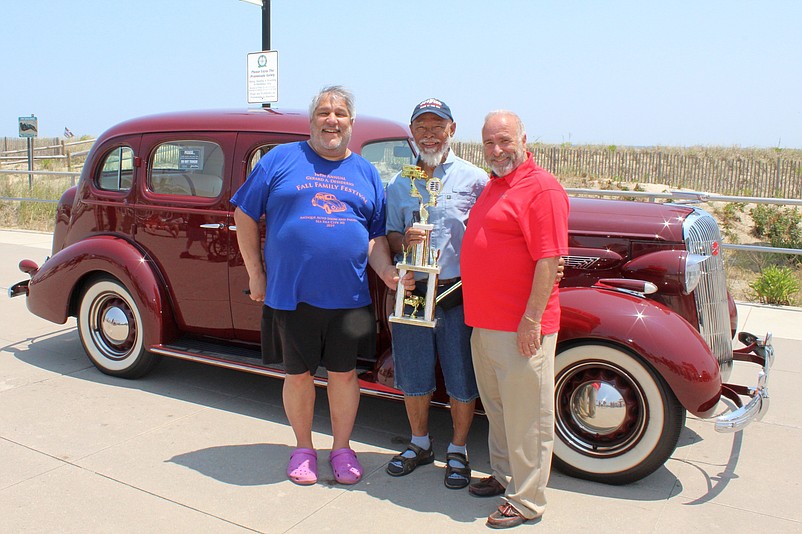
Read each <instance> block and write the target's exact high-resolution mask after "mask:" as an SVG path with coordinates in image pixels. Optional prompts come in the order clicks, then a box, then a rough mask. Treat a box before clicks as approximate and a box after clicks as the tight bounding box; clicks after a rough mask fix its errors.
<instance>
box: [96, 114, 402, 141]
mask: <svg viewBox="0 0 802 534" xmlns="http://www.w3.org/2000/svg"><path fill="white" fill-rule="evenodd" d="M210 131H230V132H277V133H289V134H297V135H305V136H308V135H309V114H308V113H307V112H306V111H304V110H297V109H278V108H245V109H229V110H198V111H179V112H173V113H161V114H158V115H148V116H144V117H138V118H134V119H130V120H127V121H124V122H121V123H119V124H117V125H115V126H112V127H111V128H109V129H108V130H106V131H105V132H104V133H103V134H102V135H101V136H100V137H99V138H98V143H96V144H97V145H99V144H100V143H101V142H103V141H105V140H106V139H109V138H114V137H118V136H121V135H134V134H141V133H158V132H210ZM409 136H410V134H409V129H408V128H407V127H406V126H402V125H401V124H399V123H397V122H393V121H389V120H386V119H380V118H376V117H370V116H365V115H358V116H357V119H356V121H355V122H354V129H353V135H352V138H351V143H350V146H355V147H361V146H362V145H363V144H364V143H365V142H366V141H374V140H378V139H399V138H401V139H403V138H409Z"/></svg>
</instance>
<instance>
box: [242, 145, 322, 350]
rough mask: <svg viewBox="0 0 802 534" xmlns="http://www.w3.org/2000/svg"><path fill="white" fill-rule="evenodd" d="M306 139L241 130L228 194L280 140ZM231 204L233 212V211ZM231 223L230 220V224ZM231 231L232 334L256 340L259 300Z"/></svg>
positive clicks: (263, 236) (257, 339) (258, 339)
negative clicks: (252, 292)
mask: <svg viewBox="0 0 802 534" xmlns="http://www.w3.org/2000/svg"><path fill="white" fill-rule="evenodd" d="M305 139H308V136H306V135H295V134H287V133H270V132H264V133H262V132H258V133H254V132H243V133H240V134H239V136H238V138H237V147H236V150H235V155H234V162H235V163H234V170H233V172H232V184H231V194H230V195H229V198H230V197H231V195H233V194H234V193H235V192H236V191H237V189H238V188H239V186H240V185H242V184H243V183H245V180H246V179H247V177H248V175H249V174H250V171H251V170H252V169H253V167H254V166H255V165H256V162H258V161H259V158H261V157H262V156H264V155H265V154H267V153H268V152H269V151H270V149H272V148H273V147H275V146H277V145H280V144H282V143H290V142H294V141H302V140H305ZM233 207H234V206H231V208H232V213H233ZM232 216H233V215H232ZM232 224H233V223H232ZM259 229H260V233H261V236H262V245H264V238H265V225H264V221H261V222H260V224H259ZM233 230H234V231H233V232H231V243H230V246H231V251H232V252H231V257H232V259H231V262H230V264H229V265H230V268H229V284H230V291H231V317H232V321H233V323H234V333H235V337H236V338H237V339H241V340H243V341H249V342H253V343H259V341H260V336H259V331H260V324H261V319H262V303H261V302H254V301H252V300H251V299H250V297H249V296H248V295H247V294H246V293H245V291H246V290H247V289H248V271H247V270H246V269H245V264H244V262H243V261H242V254H240V253H239V246H238V245H237V240H236V234H235V233H234V232H235V231H236V227H234V228H233Z"/></svg>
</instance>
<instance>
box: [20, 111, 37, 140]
mask: <svg viewBox="0 0 802 534" xmlns="http://www.w3.org/2000/svg"><path fill="white" fill-rule="evenodd" d="M37 120H38V119H37V118H36V117H35V116H33V115H31V116H30V117H20V118H19V136H20V137H37V136H38V135H39V124H38V122H37Z"/></svg>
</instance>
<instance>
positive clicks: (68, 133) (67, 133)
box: [64, 126, 75, 139]
mask: <svg viewBox="0 0 802 534" xmlns="http://www.w3.org/2000/svg"><path fill="white" fill-rule="evenodd" d="M64 137H66V138H67V139H70V138H71V137H75V134H74V133H72V132H71V131H70V129H69V128H67V127H66V126H65V127H64Z"/></svg>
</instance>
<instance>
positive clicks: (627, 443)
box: [554, 344, 685, 484]
mask: <svg viewBox="0 0 802 534" xmlns="http://www.w3.org/2000/svg"><path fill="white" fill-rule="evenodd" d="M554 374H555V390H554V395H555V397H554V400H555V406H554V408H555V440H554V464H555V467H556V468H557V469H559V470H561V471H563V472H564V473H566V474H568V475H571V476H575V477H578V478H584V479H587V480H593V481H596V482H603V483H607V484H628V483H630V482H634V481H636V480H640V479H641V478H643V477H645V476H647V475H649V474H651V473H652V472H654V471H655V470H656V469H658V468H659V467H660V466H662V465H663V464H664V463H665V462H666V460H668V458H669V457H670V456H671V454H672V453H673V452H674V449H675V448H676V446H677V441H678V440H679V434H680V431H681V430H682V427H683V426H684V424H685V410H684V408H683V407H682V405H681V404H680V403H679V401H678V400H677V398H676V396H675V395H674V393H673V392H672V391H671V389H670V388H669V387H668V384H666V382H665V380H663V378H662V377H661V376H660V375H659V374H657V373H656V372H655V371H654V370H653V369H651V368H650V367H649V366H648V365H647V364H645V363H643V362H642V361H641V360H640V359H639V358H637V357H635V356H634V355H632V354H630V353H628V352H625V351H623V350H621V349H617V348H615V347H611V346H608V345H602V344H585V345H579V346H574V347H571V348H568V349H566V350H564V351H562V352H560V353H559V354H558V355H557V357H556V360H555V369H554Z"/></svg>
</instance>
